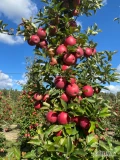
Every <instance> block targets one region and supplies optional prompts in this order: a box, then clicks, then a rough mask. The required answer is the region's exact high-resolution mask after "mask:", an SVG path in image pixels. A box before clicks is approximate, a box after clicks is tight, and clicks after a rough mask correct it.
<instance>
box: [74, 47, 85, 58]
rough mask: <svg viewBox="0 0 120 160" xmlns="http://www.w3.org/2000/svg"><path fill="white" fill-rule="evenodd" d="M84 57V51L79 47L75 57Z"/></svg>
mask: <svg viewBox="0 0 120 160" xmlns="http://www.w3.org/2000/svg"><path fill="white" fill-rule="evenodd" d="M83 55H84V51H83V49H82V48H81V47H78V48H77V49H76V52H75V56H76V57H77V58H80V57H82V56H83Z"/></svg>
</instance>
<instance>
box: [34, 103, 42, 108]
mask: <svg viewBox="0 0 120 160" xmlns="http://www.w3.org/2000/svg"><path fill="white" fill-rule="evenodd" d="M41 106H42V105H41V103H40V102H39V101H37V102H35V104H34V108H35V109H36V110H39V109H40V108H41Z"/></svg>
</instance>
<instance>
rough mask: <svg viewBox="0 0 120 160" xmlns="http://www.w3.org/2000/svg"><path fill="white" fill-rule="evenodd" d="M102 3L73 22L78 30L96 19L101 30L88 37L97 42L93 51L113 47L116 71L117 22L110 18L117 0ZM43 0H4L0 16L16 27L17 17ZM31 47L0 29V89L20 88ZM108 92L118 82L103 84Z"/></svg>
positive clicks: (31, 12) (118, 9) (119, 5)
mask: <svg viewBox="0 0 120 160" xmlns="http://www.w3.org/2000/svg"><path fill="white" fill-rule="evenodd" d="M103 3H104V7H102V8H101V9H100V10H98V11H97V13H96V14H95V15H93V16H91V17H86V16H84V15H83V16H80V17H79V18H78V19H77V23H78V24H80V25H81V26H82V31H84V30H86V29H87V28H88V26H92V25H94V23H97V25H98V27H99V28H100V29H101V30H102V32H101V33H99V34H98V35H97V36H94V37H92V39H93V40H94V42H97V43H98V46H97V51H104V50H109V51H115V50H117V51H118V52H117V54H115V55H114V56H113V60H112V67H114V68H116V69H117V71H118V72H119V73H120V24H118V23H117V22H114V21H113V19H114V18H115V17H119V16H120V1H119V0H114V1H113V0H104V2H103ZM8 6H9V7H8ZM42 7H43V3H41V2H40V1H38V0H19V3H18V1H15V0H4V1H3V2H2V3H1V4H0V20H3V22H4V23H6V24H8V27H9V28H14V30H16V28H17V25H18V24H20V23H21V18H23V17H24V18H29V17H30V16H33V17H34V16H35V15H36V13H37V12H38V10H39V9H40V8H42ZM33 49H34V47H30V46H29V45H28V44H27V43H26V42H25V41H24V40H23V37H20V36H8V35H6V34H1V33H0V89H2V88H6V89H9V88H12V89H18V90H21V85H19V83H21V84H25V83H26V81H27V80H26V77H25V72H26V57H31V56H34V53H33ZM107 87H108V88H109V89H110V92H112V93H116V92H118V91H120V83H111V84H110V85H107Z"/></svg>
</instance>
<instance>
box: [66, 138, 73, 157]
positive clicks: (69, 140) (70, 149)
mask: <svg viewBox="0 0 120 160" xmlns="http://www.w3.org/2000/svg"><path fill="white" fill-rule="evenodd" d="M66 145H67V154H68V155H69V154H70V153H71V151H72V140H71V137H67V144H66Z"/></svg>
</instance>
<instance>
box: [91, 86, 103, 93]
mask: <svg viewBox="0 0 120 160" xmlns="http://www.w3.org/2000/svg"><path fill="white" fill-rule="evenodd" d="M93 90H94V93H96V94H97V93H100V91H101V88H99V87H94V88H93Z"/></svg>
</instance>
